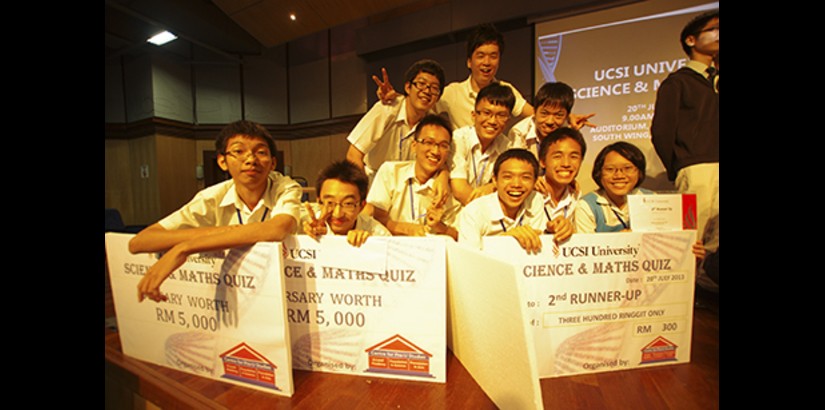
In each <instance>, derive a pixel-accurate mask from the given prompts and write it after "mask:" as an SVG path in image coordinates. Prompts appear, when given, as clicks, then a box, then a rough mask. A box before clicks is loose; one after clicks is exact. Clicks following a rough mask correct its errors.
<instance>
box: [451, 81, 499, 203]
mask: <svg viewBox="0 0 825 410" xmlns="http://www.w3.org/2000/svg"><path fill="white" fill-rule="evenodd" d="M513 104H515V96H514V95H513V92H512V91H511V90H510V88H509V87H506V86H503V85H501V84H491V85H489V86H487V87H485V88H483V89H481V91H479V93H478V96H477V97H476V105H475V110H474V111H473V113H472V118H473V121H474V124H473V125H471V126H467V127H463V128H459V129H458V130H456V131H455V133H454V135H455V136H454V139H453V141H454V144H453V145H454V146H455V151H454V152H453V155H452V164H451V165H450V187H451V188H452V192H453V195H454V196H455V198H456V199H458V201H459V202H461V204H462V205H467V203H469V202H470V201H472V200H473V199H475V198H478V197H480V196H483V195H486V194H489V193H492V192H493V191H494V190H495V184H494V183H493V182H492V180H493V165H494V164H495V162H496V159H497V158H498V157H499V155H501V154H502V153H503V152H504V151H507V150H508V149H510V148H512V145H513V144H512V141H511V140H510V139H509V138H508V137H507V136H506V135H504V133H503V132H504V126H505V125H506V124H507V121H508V120H509V118H510V112H511V111H512V109H513Z"/></svg>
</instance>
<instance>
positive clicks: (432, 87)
mask: <svg viewBox="0 0 825 410" xmlns="http://www.w3.org/2000/svg"><path fill="white" fill-rule="evenodd" d="M411 83H412V85H414V86H415V88H416V89H417V90H418V91H425V90H426V91H429V92H430V94H432V95H441V87H439V86H438V85H436V84H427V83H425V82H424V81H411Z"/></svg>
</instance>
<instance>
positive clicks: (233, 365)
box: [221, 343, 281, 390]
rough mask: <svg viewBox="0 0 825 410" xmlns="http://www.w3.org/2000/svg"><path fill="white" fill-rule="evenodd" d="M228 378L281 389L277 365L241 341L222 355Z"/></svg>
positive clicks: (225, 375)
mask: <svg viewBox="0 0 825 410" xmlns="http://www.w3.org/2000/svg"><path fill="white" fill-rule="evenodd" d="M221 359H222V360H223V371H224V375H223V376H222V377H225V378H227V379H232V380H236V381H240V382H244V383H251V384H255V385H258V386H262V387H267V388H271V389H275V390H281V389H279V388H278V386H276V385H275V369H277V368H278V366H275V365H274V364H272V362H270V361H269V360H267V359H266V357H264V356H263V355H262V354H260V353H258V352H256V351H255V350H254V349H252V348H251V347H249V346H247V344H246V343H241V344H239V345H237V346H235V347H233V348H231V349H229V350H227V351H226V352H224V353H223V354H222V355H221Z"/></svg>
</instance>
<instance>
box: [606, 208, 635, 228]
mask: <svg viewBox="0 0 825 410" xmlns="http://www.w3.org/2000/svg"><path fill="white" fill-rule="evenodd" d="M610 210H611V211H613V214H614V215H616V218H619V222H621V223H622V226H623V227H624V229H628V228H630V226H628V224H627V223H625V221H624V219H622V217H621V216H619V213H618V212H616V210H615V209H613V208H612V207H611V208H610Z"/></svg>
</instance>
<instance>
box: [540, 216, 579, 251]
mask: <svg viewBox="0 0 825 410" xmlns="http://www.w3.org/2000/svg"><path fill="white" fill-rule="evenodd" d="M574 230H575V229H574V227H573V224H572V223H571V222H570V220H569V219H567V218H565V217H563V216H557V217H556V219H553V220H552V221H548V222H547V232H550V233H552V234H553V241H554V242H556V243H557V244H558V243H562V242H564V241H566V240H568V239H570V237H571V236H573V231H574Z"/></svg>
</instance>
